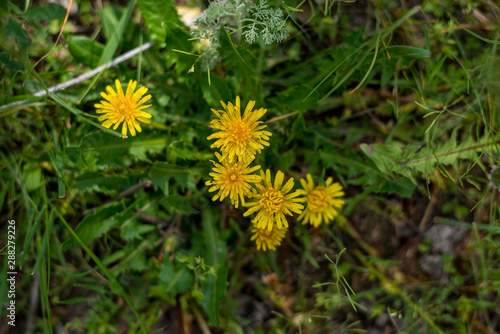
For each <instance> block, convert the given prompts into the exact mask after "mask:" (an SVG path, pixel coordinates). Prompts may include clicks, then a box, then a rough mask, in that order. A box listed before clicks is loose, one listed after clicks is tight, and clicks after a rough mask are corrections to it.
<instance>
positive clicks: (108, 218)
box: [62, 203, 123, 250]
mask: <svg viewBox="0 0 500 334" xmlns="http://www.w3.org/2000/svg"><path fill="white" fill-rule="evenodd" d="M121 211H123V205H122V204H119V203H116V204H114V205H112V206H109V207H107V208H104V209H102V210H100V211H98V212H96V213H94V214H92V215H89V216H87V217H85V218H84V219H83V220H82V221H81V222H80V224H78V226H77V227H76V229H75V233H76V235H78V237H79V238H80V240H81V241H83V242H84V243H88V242H90V241H92V240H94V239H95V238H98V237H100V236H101V235H103V234H104V233H106V232H108V231H109V230H110V229H111V228H112V227H113V226H114V225H115V224H116V220H115V219H114V216H115V214H117V213H118V212H121ZM76 246H78V241H77V240H76V239H75V238H73V237H72V238H71V239H69V240H67V241H66V242H64V243H63V245H62V249H63V250H69V249H71V248H73V247H76Z"/></svg>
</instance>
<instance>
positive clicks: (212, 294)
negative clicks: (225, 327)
mask: <svg viewBox="0 0 500 334" xmlns="http://www.w3.org/2000/svg"><path fill="white" fill-rule="evenodd" d="M228 269H229V267H228V266H225V265H224V266H220V267H218V268H217V276H214V275H208V277H207V279H206V280H204V281H202V282H201V292H202V293H203V296H204V297H205V298H204V299H203V301H202V302H201V305H202V306H203V309H204V310H205V312H206V313H207V315H208V319H210V322H211V323H212V324H213V325H214V326H217V325H218V323H219V319H218V313H219V310H220V307H221V302H222V301H223V300H224V298H225V297H226V292H227V284H228V280H227V272H228Z"/></svg>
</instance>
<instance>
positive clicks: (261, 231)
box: [250, 225, 288, 251]
mask: <svg viewBox="0 0 500 334" xmlns="http://www.w3.org/2000/svg"><path fill="white" fill-rule="evenodd" d="M287 230H288V229H287V228H286V227H283V228H277V227H276V228H273V229H272V230H271V231H269V230H268V229H265V228H258V227H255V225H254V226H253V228H252V231H251V232H252V234H253V235H252V237H251V238H250V240H252V241H255V244H256V245H257V250H260V249H261V248H262V250H263V251H266V250H268V249H270V250H276V246H279V245H281V240H283V238H284V237H285V234H286V231H287Z"/></svg>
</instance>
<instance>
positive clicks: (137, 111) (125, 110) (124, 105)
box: [94, 79, 151, 136]
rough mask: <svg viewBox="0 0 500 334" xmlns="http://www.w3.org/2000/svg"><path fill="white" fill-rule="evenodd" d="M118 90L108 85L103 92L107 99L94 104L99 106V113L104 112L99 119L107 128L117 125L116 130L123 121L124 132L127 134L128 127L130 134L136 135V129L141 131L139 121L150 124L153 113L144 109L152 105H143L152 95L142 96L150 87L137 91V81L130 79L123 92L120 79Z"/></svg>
mask: <svg viewBox="0 0 500 334" xmlns="http://www.w3.org/2000/svg"><path fill="white" fill-rule="evenodd" d="M115 84H116V92H115V91H114V90H113V88H111V86H107V87H106V92H107V93H108V94H106V93H104V92H101V96H102V97H103V98H104V99H105V100H106V101H103V100H101V103H100V104H96V105H94V106H95V107H96V108H97V113H98V114H104V115H102V116H100V117H99V121H101V122H102V121H104V123H102V126H104V127H105V128H108V129H109V128H110V127H111V125H113V124H114V125H115V126H114V127H113V130H116V128H118V126H119V125H120V123H121V122H123V127H122V134H123V136H127V128H128V129H129V130H130V134H131V135H132V136H135V130H137V131H138V132H141V131H142V129H141V126H140V125H139V123H137V121H141V122H143V123H146V124H149V123H151V121H150V120H149V118H151V115H150V114H148V113H147V112H144V111H142V109H146V108H147V107H150V106H151V105H150V104H148V105H145V106H144V105H143V104H144V103H145V102H146V101H148V100H149V99H150V98H151V95H147V96H144V97H142V96H143V95H144V94H146V92H147V91H148V89H147V88H146V87H141V88H139V89H138V90H137V91H136V92H135V93H134V90H135V87H136V86H137V81H133V80H130V81H129V83H128V87H127V92H126V93H125V94H123V89H122V84H121V83H120V80H118V79H117V80H116V81H115Z"/></svg>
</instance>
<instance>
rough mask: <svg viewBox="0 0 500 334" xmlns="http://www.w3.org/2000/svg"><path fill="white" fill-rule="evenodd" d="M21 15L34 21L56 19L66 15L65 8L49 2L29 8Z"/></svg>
mask: <svg viewBox="0 0 500 334" xmlns="http://www.w3.org/2000/svg"><path fill="white" fill-rule="evenodd" d="M22 16H23V17H24V18H25V19H29V20H35V21H42V20H46V21H50V20H57V19H61V18H63V17H65V16H66V9H65V8H64V7H62V6H59V5H56V4H53V3H50V4H47V5H44V6H39V7H34V8H30V9H28V10H27V11H26V13H24V14H23V15H22Z"/></svg>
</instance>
